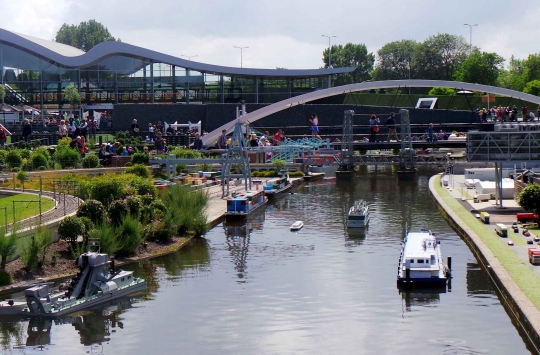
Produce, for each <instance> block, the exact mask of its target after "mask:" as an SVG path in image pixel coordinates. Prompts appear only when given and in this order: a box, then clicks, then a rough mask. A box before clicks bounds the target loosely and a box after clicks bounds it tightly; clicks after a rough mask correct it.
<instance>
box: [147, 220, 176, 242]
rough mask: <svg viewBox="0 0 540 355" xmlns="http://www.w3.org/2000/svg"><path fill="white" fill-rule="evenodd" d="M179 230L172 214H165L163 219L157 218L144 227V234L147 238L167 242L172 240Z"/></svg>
mask: <svg viewBox="0 0 540 355" xmlns="http://www.w3.org/2000/svg"><path fill="white" fill-rule="evenodd" d="M176 232H177V227H176V226H175V225H174V222H173V218H172V216H171V215H167V216H164V217H163V218H161V219H155V220H153V221H151V222H150V223H148V224H147V225H146V227H145V228H144V232H143V236H144V238H145V239H146V240H152V241H157V242H160V243H166V242H168V241H170V240H171V239H172V238H173V237H174V235H175V234H176Z"/></svg>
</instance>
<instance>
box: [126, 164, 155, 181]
mask: <svg viewBox="0 0 540 355" xmlns="http://www.w3.org/2000/svg"><path fill="white" fill-rule="evenodd" d="M126 174H133V175H137V176H140V177H142V178H145V179H147V178H149V177H150V169H148V168H147V167H146V165H143V164H135V165H133V166H132V167H129V168H127V169H126Z"/></svg>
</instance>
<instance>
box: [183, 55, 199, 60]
mask: <svg viewBox="0 0 540 355" xmlns="http://www.w3.org/2000/svg"><path fill="white" fill-rule="evenodd" d="M180 57H186V58H187V59H188V60H191V58H195V57H198V55H183V54H180Z"/></svg>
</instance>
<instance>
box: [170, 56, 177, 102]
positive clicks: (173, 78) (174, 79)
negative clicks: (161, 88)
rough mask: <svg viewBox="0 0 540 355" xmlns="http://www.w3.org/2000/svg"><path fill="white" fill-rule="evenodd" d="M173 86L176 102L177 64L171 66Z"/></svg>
mask: <svg viewBox="0 0 540 355" xmlns="http://www.w3.org/2000/svg"><path fill="white" fill-rule="evenodd" d="M171 82H172V83H171V86H172V102H173V104H175V103H176V98H177V96H178V95H177V91H176V66H174V65H172V66H171Z"/></svg>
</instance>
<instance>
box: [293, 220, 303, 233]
mask: <svg viewBox="0 0 540 355" xmlns="http://www.w3.org/2000/svg"><path fill="white" fill-rule="evenodd" d="M302 227H304V222H302V221H296V222H294V223H293V224H292V225H291V230H292V231H299V230H300V229H302Z"/></svg>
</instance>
